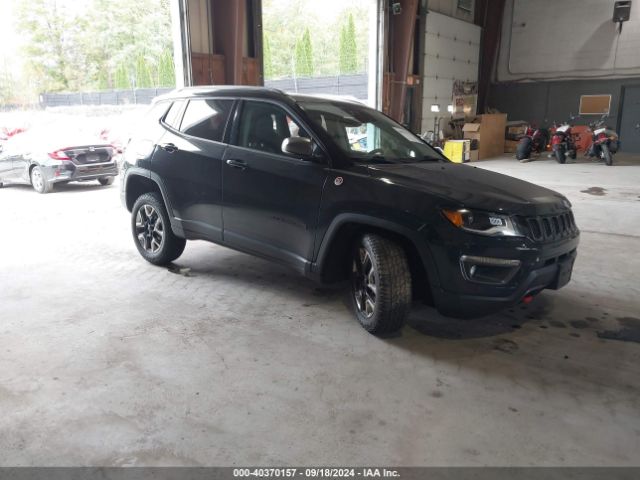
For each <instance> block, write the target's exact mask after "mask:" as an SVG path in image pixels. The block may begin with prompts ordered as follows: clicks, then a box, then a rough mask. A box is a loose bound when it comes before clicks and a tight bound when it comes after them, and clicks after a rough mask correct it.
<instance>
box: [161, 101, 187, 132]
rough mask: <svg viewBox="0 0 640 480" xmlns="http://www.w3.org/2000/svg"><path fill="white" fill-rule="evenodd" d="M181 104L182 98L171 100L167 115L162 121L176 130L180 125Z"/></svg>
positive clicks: (182, 103)
mask: <svg viewBox="0 0 640 480" xmlns="http://www.w3.org/2000/svg"><path fill="white" fill-rule="evenodd" d="M183 105H184V100H176V101H175V102H173V104H171V108H170V109H169V111H168V112H167V115H166V116H165V117H164V123H166V124H167V125H169V126H170V127H172V128H175V129H176V130H177V129H178V127H179V126H180V113H181V112H182V106H183Z"/></svg>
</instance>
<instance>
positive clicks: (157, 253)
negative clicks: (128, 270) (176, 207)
mask: <svg viewBox="0 0 640 480" xmlns="http://www.w3.org/2000/svg"><path fill="white" fill-rule="evenodd" d="M131 233H132V234H133V239H134V241H135V243H136V247H137V248H138V252H140V255H142V257H143V258H144V259H145V260H146V261H147V262H149V263H153V264H154V265H166V264H168V263H171V262H173V261H174V260H175V259H176V258H178V257H179V256H180V255H182V252H183V251H184V247H185V245H186V243H187V241H186V240H185V239H184V238H180V237H177V236H176V235H175V234H174V233H173V231H172V230H171V224H170V222H169V214H168V213H167V209H166V208H165V206H164V202H163V201H162V197H160V195H158V194H157V193H145V194H144V195H142V196H140V197H139V198H138V200H136V203H135V204H134V205H133V209H132V210H131Z"/></svg>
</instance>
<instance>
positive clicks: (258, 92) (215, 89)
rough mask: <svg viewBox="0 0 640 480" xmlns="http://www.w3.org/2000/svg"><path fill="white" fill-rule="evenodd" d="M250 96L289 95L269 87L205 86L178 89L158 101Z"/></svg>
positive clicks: (276, 97)
mask: <svg viewBox="0 0 640 480" xmlns="http://www.w3.org/2000/svg"><path fill="white" fill-rule="evenodd" d="M209 95H216V96H218V95H219V96H223V97H226V96H229V97H232V96H236V95H242V96H249V97H258V98H271V99H282V98H284V97H286V96H287V95H286V94H285V93H284V92H283V91H281V90H277V89H275V88H268V87H251V86H244V85H205V86H199V87H183V88H177V89H175V90H173V91H171V92H169V93H166V94H164V95H160V96H159V97H157V100H166V99H171V98H186V97H200V96H209Z"/></svg>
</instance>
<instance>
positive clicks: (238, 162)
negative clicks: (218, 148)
mask: <svg viewBox="0 0 640 480" xmlns="http://www.w3.org/2000/svg"><path fill="white" fill-rule="evenodd" d="M227 165H229V166H230V167H232V168H237V169H239V170H246V168H247V164H246V163H245V162H243V161H242V160H233V159H231V158H230V159H229V160H227Z"/></svg>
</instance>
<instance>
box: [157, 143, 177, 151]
mask: <svg viewBox="0 0 640 480" xmlns="http://www.w3.org/2000/svg"><path fill="white" fill-rule="evenodd" d="M160 148H161V149H163V150H164V151H165V152H168V153H174V152H177V151H178V147H176V146H175V145H174V144H173V143H163V144H161V145H160Z"/></svg>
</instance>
